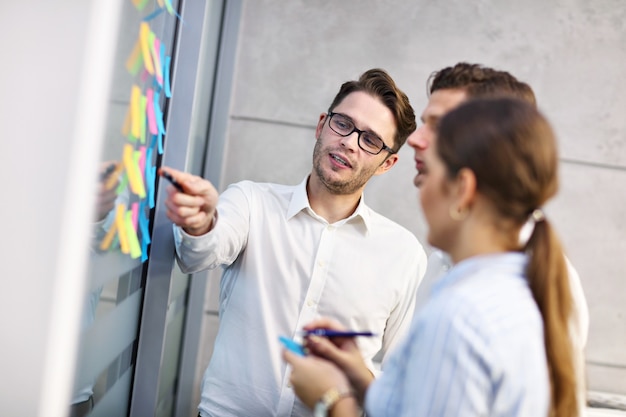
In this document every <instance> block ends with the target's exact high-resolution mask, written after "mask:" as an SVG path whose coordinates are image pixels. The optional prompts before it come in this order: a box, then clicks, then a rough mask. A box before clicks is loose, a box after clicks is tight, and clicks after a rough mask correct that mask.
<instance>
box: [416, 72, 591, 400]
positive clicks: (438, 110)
mask: <svg viewBox="0 0 626 417" xmlns="http://www.w3.org/2000/svg"><path fill="white" fill-rule="evenodd" d="M428 86H429V89H428V92H429V97H428V104H427V105H426V108H425V109H424V111H423V112H422V115H421V120H422V125H421V126H420V127H419V128H418V129H417V130H416V131H415V132H413V133H412V134H411V135H410V136H409V138H408V140H407V143H408V144H409V145H410V146H411V147H412V148H413V149H414V151H415V167H416V169H417V175H416V176H415V179H414V181H413V182H414V184H415V185H416V186H417V187H419V186H420V184H421V181H422V178H423V175H424V152H425V150H426V149H427V148H428V146H429V145H430V144H431V143H432V141H433V139H434V132H435V129H436V126H437V124H438V123H439V120H440V119H441V118H442V117H443V116H444V115H445V114H446V113H448V112H449V111H451V110H452V109H454V108H456V107H457V106H459V105H460V104H461V103H462V102H464V101H466V100H469V99H472V98H481V97H490V96H512V97H516V98H519V99H521V100H525V101H528V102H530V103H532V104H533V105H536V99H535V94H534V92H533V90H532V88H531V87H530V86H529V85H528V84H526V83H524V82H521V81H519V80H518V79H516V78H515V77H514V76H513V75H511V74H510V73H508V72H506V71H499V70H495V69H493V68H489V67H485V66H482V65H479V64H469V63H465V62H460V63H458V64H456V65H454V66H451V67H446V68H443V69H441V70H439V71H436V72H434V73H432V74H431V76H430V77H429V79H428ZM532 227H533V225H532V223H529V224H527V225H526V226H525V227H524V228H522V231H521V233H520V244H521V246H522V247H523V246H525V243H526V241H527V240H528V237H529V236H530V234H531V232H532ZM566 262H567V267H568V273H569V284H570V290H571V293H572V300H573V306H572V310H573V315H572V317H571V326H570V335H571V338H572V341H573V343H574V346H575V348H576V350H577V352H579V353H580V356H581V357H579V358H577V359H578V363H579V368H578V373H579V375H578V379H579V381H580V389H581V391H584V389H585V388H584V375H583V374H584V358H583V357H582V351H583V350H584V347H585V344H586V342H587V334H588V331H589V309H588V307H587V301H586V299H585V294H584V292H583V288H582V285H581V283H580V278H579V276H578V273H577V272H576V270H575V269H574V267H573V266H572V264H571V263H570V262H569V260H568V259H567V258H566ZM451 265H452V263H451V261H450V258H449V257H448V256H447V255H446V254H445V253H443V252H441V251H439V250H435V251H433V252H432V253H431V255H430V257H429V258H428V269H427V272H426V274H425V276H424V280H423V281H422V283H421V285H420V288H419V291H418V295H417V303H416V304H417V305H416V309H419V308H421V307H422V306H423V305H424V304H425V303H426V301H427V300H428V297H429V295H430V291H431V288H432V285H433V283H434V282H435V281H437V280H438V279H439V278H440V277H441V276H442V275H443V274H444V273H445V272H446V271H447V270H448V269H449V268H450V267H451ZM580 398H581V399H584V395H581V396H580Z"/></svg>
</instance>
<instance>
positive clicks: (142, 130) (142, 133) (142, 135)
mask: <svg viewBox="0 0 626 417" xmlns="http://www.w3.org/2000/svg"><path fill="white" fill-rule="evenodd" d="M146 102H147V99H146V96H144V95H143V94H142V95H141V97H140V98H139V118H140V119H139V139H140V141H141V143H146V107H147V105H146Z"/></svg>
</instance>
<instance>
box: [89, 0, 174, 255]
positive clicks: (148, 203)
mask: <svg viewBox="0 0 626 417" xmlns="http://www.w3.org/2000/svg"><path fill="white" fill-rule="evenodd" d="M131 1H132V2H133V4H134V5H135V7H136V8H137V9H138V10H140V11H141V10H143V9H144V8H145V7H146V5H147V4H148V0H131ZM158 4H159V6H160V9H159V10H156V11H155V12H153V13H151V14H150V16H148V17H146V18H145V19H143V22H142V23H141V24H140V26H139V36H138V38H137V41H136V42H135V46H134V47H133V50H132V52H131V54H130V56H129V57H128V59H127V60H126V69H127V70H128V71H129V72H130V74H131V75H133V76H137V75H138V74H139V75H140V77H141V79H142V81H143V82H145V81H146V79H147V78H148V77H154V81H153V82H152V88H147V89H146V90H145V93H144V92H143V91H142V89H141V88H140V87H139V86H138V85H136V84H135V85H133V87H132V89H131V94H130V104H129V106H128V111H127V113H126V118H125V120H124V124H123V127H122V134H123V135H124V137H126V138H127V139H128V141H129V142H128V143H126V144H125V145H124V149H123V151H122V158H121V159H122V162H121V163H119V164H117V166H116V168H115V171H114V173H112V175H110V177H109V179H108V181H107V183H106V184H105V186H106V187H107V189H112V188H113V187H114V186H115V184H117V189H116V193H117V194H118V195H120V194H122V193H126V192H127V190H129V189H130V192H131V193H132V194H133V195H135V196H136V197H135V198H138V199H139V201H138V202H134V203H132V204H130V207H128V208H127V204H125V203H120V202H118V204H117V206H116V208H115V213H114V214H115V218H114V221H113V222H112V224H111V227H110V228H109V229H108V230H107V233H106V235H105V236H104V238H103V239H102V242H101V243H100V249H101V250H105V251H106V250H111V249H112V248H117V247H119V248H120V250H121V252H122V253H124V254H129V255H130V256H131V258H133V259H136V258H138V257H141V260H142V262H143V261H145V260H146V259H147V258H148V255H147V253H148V245H149V244H150V228H149V218H148V214H149V211H150V209H152V208H154V205H155V183H156V166H155V161H153V159H155V160H156V154H155V152H154V150H155V149H156V150H157V152H158V154H159V155H160V154H162V153H163V136H164V135H165V125H164V123H163V112H162V111H161V106H160V94H161V91H162V90H163V91H164V93H165V96H166V97H171V89H170V64H171V57H169V56H166V47H165V43H164V42H161V41H160V40H159V38H158V37H157V36H156V35H155V33H154V32H153V31H152V30H151V29H150V25H149V24H148V23H147V21H149V20H151V19H152V18H153V17H155V16H156V15H158V14H159V13H161V11H162V10H163V9H167V11H168V12H169V13H170V14H172V15H174V14H176V12H175V11H174V8H173V7H172V2H171V0H158ZM176 15H177V14H176ZM177 16H178V15H177ZM179 17H180V16H179ZM148 138H151V141H150V143H149V144H148V143H147V142H148V141H147V139H148Z"/></svg>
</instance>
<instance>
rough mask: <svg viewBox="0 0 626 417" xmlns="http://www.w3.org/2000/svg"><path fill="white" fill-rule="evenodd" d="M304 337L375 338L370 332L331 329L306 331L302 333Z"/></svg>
mask: <svg viewBox="0 0 626 417" xmlns="http://www.w3.org/2000/svg"><path fill="white" fill-rule="evenodd" d="M302 334H303V335H304V336H321V337H356V336H366V337H371V336H375V334H374V333H372V332H370V331H354V330H344V331H341V330H330V329H313V330H304V331H303V332H302Z"/></svg>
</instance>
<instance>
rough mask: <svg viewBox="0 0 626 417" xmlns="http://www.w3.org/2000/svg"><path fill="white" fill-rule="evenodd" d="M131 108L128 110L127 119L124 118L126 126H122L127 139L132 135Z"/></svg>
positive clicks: (123, 134)
mask: <svg viewBox="0 0 626 417" xmlns="http://www.w3.org/2000/svg"><path fill="white" fill-rule="evenodd" d="M130 119H131V116H130V106H128V109H127V110H126V117H125V118H124V125H123V126H122V136H124V137H127V136H128V134H129V133H130Z"/></svg>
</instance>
